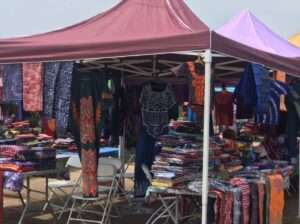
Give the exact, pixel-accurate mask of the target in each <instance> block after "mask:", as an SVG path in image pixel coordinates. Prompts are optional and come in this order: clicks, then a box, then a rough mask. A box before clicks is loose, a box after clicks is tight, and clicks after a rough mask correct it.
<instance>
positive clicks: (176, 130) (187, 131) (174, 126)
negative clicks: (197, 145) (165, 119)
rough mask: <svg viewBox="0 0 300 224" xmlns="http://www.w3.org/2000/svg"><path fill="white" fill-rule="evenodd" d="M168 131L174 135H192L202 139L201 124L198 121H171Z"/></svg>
mask: <svg viewBox="0 0 300 224" xmlns="http://www.w3.org/2000/svg"><path fill="white" fill-rule="evenodd" d="M169 133H170V134H173V135H176V136H186V137H194V138H196V139H197V140H201V139H202V126H201V124H200V123H195V122H190V121H173V122H171V123H170V125H169Z"/></svg>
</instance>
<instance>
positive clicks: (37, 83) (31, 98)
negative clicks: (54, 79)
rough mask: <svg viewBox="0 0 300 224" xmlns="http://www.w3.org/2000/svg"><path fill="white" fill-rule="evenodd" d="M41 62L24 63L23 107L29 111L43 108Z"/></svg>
mask: <svg viewBox="0 0 300 224" xmlns="http://www.w3.org/2000/svg"><path fill="white" fill-rule="evenodd" d="M42 67H43V66H42V64H41V63H24V64H23V108H24V111H28V112H40V111H42V110H43V78H42Z"/></svg>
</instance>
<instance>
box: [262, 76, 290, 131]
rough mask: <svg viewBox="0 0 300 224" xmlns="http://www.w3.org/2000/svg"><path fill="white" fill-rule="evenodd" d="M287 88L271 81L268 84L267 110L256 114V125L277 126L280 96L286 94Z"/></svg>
mask: <svg viewBox="0 0 300 224" xmlns="http://www.w3.org/2000/svg"><path fill="white" fill-rule="evenodd" d="M288 91H289V90H288V86H287V85H285V84H284V83H281V82H278V81H274V80H271V82H270V93H269V96H268V98H267V100H268V101H267V103H268V110H267V111H266V112H259V111H258V112H257V113H256V123H259V124H267V125H278V124H279V114H280V111H279V109H280V108H279V107H280V96H281V95H287V94H288Z"/></svg>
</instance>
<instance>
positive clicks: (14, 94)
mask: <svg viewBox="0 0 300 224" xmlns="http://www.w3.org/2000/svg"><path fill="white" fill-rule="evenodd" d="M22 93H23V90H22V65H21V64H14V65H4V69H3V101H4V102H5V103H12V104H15V105H16V106H17V108H18V111H17V114H16V115H17V119H19V120H22V118H23V113H22V111H23V110H22V99H23V97H22Z"/></svg>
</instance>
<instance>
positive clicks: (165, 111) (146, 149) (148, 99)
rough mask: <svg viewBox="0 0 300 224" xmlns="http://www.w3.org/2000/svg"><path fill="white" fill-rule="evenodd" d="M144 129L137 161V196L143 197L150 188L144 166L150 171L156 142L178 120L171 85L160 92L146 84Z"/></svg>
mask: <svg viewBox="0 0 300 224" xmlns="http://www.w3.org/2000/svg"><path fill="white" fill-rule="evenodd" d="M140 105H141V114H142V127H141V129H140V133H139V139H138V142H137V147H136V161H135V182H134V189H135V196H137V197H143V196H144V195H145V193H146V190H147V188H148V186H149V181H148V180H147V178H146V176H145V174H144V172H143V170H142V165H143V164H144V165H146V166H147V167H148V168H149V169H151V166H152V164H153V161H154V157H155V155H156V150H155V147H154V146H155V140H156V138H157V137H158V136H160V135H161V134H163V133H164V132H165V131H166V130H167V127H168V124H169V121H170V119H171V118H177V116H178V107H177V106H176V100H175V96H174V93H173V91H172V89H171V87H170V86H169V85H164V88H163V89H162V90H160V91H154V87H153V86H152V85H151V83H148V84H146V85H145V86H144V87H143V90H142V92H141V95H140Z"/></svg>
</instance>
